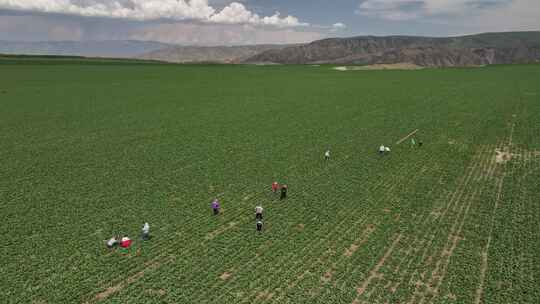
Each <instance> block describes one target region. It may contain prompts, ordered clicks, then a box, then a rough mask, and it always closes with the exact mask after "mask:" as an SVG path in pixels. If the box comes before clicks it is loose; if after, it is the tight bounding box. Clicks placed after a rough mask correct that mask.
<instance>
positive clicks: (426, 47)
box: [0, 32, 540, 67]
mask: <svg viewBox="0 0 540 304" xmlns="http://www.w3.org/2000/svg"><path fill="white" fill-rule="evenodd" d="M0 54H28V55H75V56H87V57H116V58H138V59H150V60H159V61H167V62H176V63H201V62H213V63H249V64H356V65H384V64H406V65H415V66H421V67H448V66H475V65H487V64H507V63H530V62H538V61H540V32H505V33H485V34H478V35H469V36H461V37H445V38H434V37H415V36H386V37H377V36H360V37H352V38H330V39H324V40H318V41H314V42H311V43H308V44H296V45H246V46H177V45H170V44H164V43H159V42H149V41H133V40H126V41H82V42H76V41H66V42H12V41H0Z"/></svg>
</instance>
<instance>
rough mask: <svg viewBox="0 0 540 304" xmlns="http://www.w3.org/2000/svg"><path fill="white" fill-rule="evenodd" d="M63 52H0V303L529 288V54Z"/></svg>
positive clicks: (430, 294)
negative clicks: (376, 57) (466, 63)
mask: <svg viewBox="0 0 540 304" xmlns="http://www.w3.org/2000/svg"><path fill="white" fill-rule="evenodd" d="M78 60H79V59H73V60H67V59H66V60H63V61H54V60H51V59H47V58H44V59H41V60H38V59H36V60H21V61H19V60H18V59H16V58H14V59H13V58H12V59H9V60H5V61H4V62H3V63H0V106H1V108H0V142H1V145H0V160H1V161H0V176H1V178H0V212H1V215H2V217H1V221H0V225H1V226H0V227H1V230H2V245H1V246H0V254H1V260H0V272H1V274H2V275H1V276H0V286H2V288H0V298H1V299H2V300H1V302H3V303H36V304H37V303H420V304H421V303H475V304H477V303H539V302H540V289H539V288H538V287H539V286H540V228H539V227H540V226H539V222H540V186H539V184H540V65H516V66H492V67H485V68H470V69H433V70H431V69H426V70H418V71H348V72H340V71H335V70H332V69H331V68H330V67H327V66H319V67H316V66H241V65H240V66H229V65H223V66H219V65H216V66H212V65H200V66H189V65H186V66H182V65H162V64H135V63H130V62H122V63H115V62H114V61H110V62H96V61H94V62H80V61H78ZM416 129H418V132H417V133H416V134H415V135H414V137H415V138H416V139H417V140H421V141H422V142H423V146H422V147H413V146H411V143H410V140H409V139H407V140H405V141H403V142H402V143H401V144H399V145H398V144H396V143H397V142H398V140H400V139H401V138H403V137H405V136H406V135H407V134H409V133H410V132H412V131H414V130H416ZM381 144H383V145H387V146H390V147H391V149H392V152H391V153H390V154H389V155H385V156H380V155H378V153H377V150H378V147H379V146H380V145H381ZM327 149H330V150H331V153H332V157H331V159H330V160H329V161H324V158H323V154H324V152H325V151H326V150H327ZM274 180H277V181H279V182H281V183H287V184H288V185H289V197H288V198H287V199H286V200H285V201H280V200H279V199H278V198H277V197H276V196H274V194H273V193H271V191H270V185H271V183H272V182H273V181H274ZM215 197H218V198H219V199H220V201H221V204H222V209H223V213H222V214H221V215H219V216H213V215H212V213H211V209H210V203H211V200H212V199H213V198H215ZM259 204H262V206H263V207H264V208H265V214H264V223H265V226H264V231H263V232H262V233H257V232H256V230H255V219H254V215H255V214H254V207H255V206H256V205H259ZM146 221H147V222H149V223H150V226H151V235H152V239H151V240H150V241H146V242H142V241H141V240H140V229H141V227H142V224H143V223H144V222H146ZM124 233H127V234H128V235H130V236H131V237H132V238H133V239H134V245H133V248H132V251H131V253H129V254H127V255H122V254H121V253H120V252H119V251H116V250H113V251H109V250H108V249H107V248H106V247H105V244H104V241H105V240H106V239H108V238H110V237H111V236H113V235H117V234H124Z"/></svg>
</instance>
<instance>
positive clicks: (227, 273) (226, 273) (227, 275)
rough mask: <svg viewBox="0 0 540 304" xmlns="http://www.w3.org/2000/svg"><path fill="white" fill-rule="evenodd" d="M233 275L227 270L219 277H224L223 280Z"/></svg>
mask: <svg viewBox="0 0 540 304" xmlns="http://www.w3.org/2000/svg"><path fill="white" fill-rule="evenodd" d="M231 276H232V273H230V272H228V271H225V272H224V273H222V274H221V275H220V276H219V278H220V279H222V280H223V281H227V280H228V279H229V278H230V277H231Z"/></svg>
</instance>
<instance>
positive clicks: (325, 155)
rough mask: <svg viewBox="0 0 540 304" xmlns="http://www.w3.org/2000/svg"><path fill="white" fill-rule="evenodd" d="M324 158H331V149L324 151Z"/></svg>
mask: <svg viewBox="0 0 540 304" xmlns="http://www.w3.org/2000/svg"><path fill="white" fill-rule="evenodd" d="M324 159H325V160H329V159H330V150H326V152H325V153H324Z"/></svg>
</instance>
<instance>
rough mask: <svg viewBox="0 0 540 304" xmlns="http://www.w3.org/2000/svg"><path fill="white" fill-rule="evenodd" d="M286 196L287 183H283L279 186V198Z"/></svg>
mask: <svg viewBox="0 0 540 304" xmlns="http://www.w3.org/2000/svg"><path fill="white" fill-rule="evenodd" d="M286 198H287V185H283V186H282V187H281V196H280V199H282V200H283V199H286Z"/></svg>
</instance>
